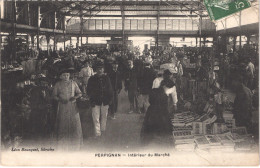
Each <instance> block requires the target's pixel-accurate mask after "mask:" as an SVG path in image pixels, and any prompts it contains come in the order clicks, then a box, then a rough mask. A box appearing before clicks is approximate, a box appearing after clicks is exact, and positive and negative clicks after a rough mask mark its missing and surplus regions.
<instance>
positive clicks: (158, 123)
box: [141, 79, 174, 145]
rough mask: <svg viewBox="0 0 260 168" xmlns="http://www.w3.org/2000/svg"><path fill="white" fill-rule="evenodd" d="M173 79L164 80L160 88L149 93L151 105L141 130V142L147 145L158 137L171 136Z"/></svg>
mask: <svg viewBox="0 0 260 168" xmlns="http://www.w3.org/2000/svg"><path fill="white" fill-rule="evenodd" d="M173 86H174V83H173V81H171V80H169V79H166V80H163V81H162V82H161V84H160V87H159V88H155V89H153V90H152V91H151V93H150V95H149V103H150V106H149V108H148V110H147V113H146V115H145V118H144V122H143V127H142V130H141V143H142V144H143V145H147V144H148V143H149V142H150V141H152V140H153V139H154V138H157V137H169V136H170V135H171V131H172V128H171V127H172V126H171V120H170V115H169V110H168V95H169V92H170V91H171V90H170V88H172V87H173Z"/></svg>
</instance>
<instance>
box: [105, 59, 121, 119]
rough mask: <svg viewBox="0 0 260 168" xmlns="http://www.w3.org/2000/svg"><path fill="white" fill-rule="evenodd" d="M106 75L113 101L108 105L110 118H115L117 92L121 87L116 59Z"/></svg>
mask: <svg viewBox="0 0 260 168" xmlns="http://www.w3.org/2000/svg"><path fill="white" fill-rule="evenodd" d="M108 76H109V78H110V81H111V84H112V89H113V101H112V104H111V105H109V112H110V113H111V114H110V115H111V118H112V119H115V113H116V111H117V106H118V94H119V93H120V91H121V89H122V78H121V74H120V72H119V71H118V62H117V61H113V62H112V70H111V71H110V72H109V73H108Z"/></svg>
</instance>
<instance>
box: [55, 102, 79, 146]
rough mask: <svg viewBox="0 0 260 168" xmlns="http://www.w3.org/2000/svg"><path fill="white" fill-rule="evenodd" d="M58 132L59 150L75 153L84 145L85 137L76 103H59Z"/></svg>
mask: <svg viewBox="0 0 260 168" xmlns="http://www.w3.org/2000/svg"><path fill="white" fill-rule="evenodd" d="M56 131H57V148H58V150H62V151H75V150H79V149H80V147H81V146H82V144H83V136H82V128H81V122H80V117H79V112H78V110H77V108H76V103H72V102H69V103H67V104H62V103H59V105H58V113H57V122H56Z"/></svg>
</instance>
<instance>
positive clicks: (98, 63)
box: [96, 61, 104, 68]
mask: <svg viewBox="0 0 260 168" xmlns="http://www.w3.org/2000/svg"><path fill="white" fill-rule="evenodd" d="M96 68H104V63H103V62H101V61H98V62H97V63H96Z"/></svg>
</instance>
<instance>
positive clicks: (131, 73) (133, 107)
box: [125, 60, 139, 114]
mask: <svg viewBox="0 0 260 168" xmlns="http://www.w3.org/2000/svg"><path fill="white" fill-rule="evenodd" d="M125 91H128V99H129V102H130V111H129V114H131V113H133V112H134V111H135V112H137V113H139V108H138V102H137V74H136V70H135V68H134V64H133V61H132V60H128V70H127V72H126V75H125Z"/></svg>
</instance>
